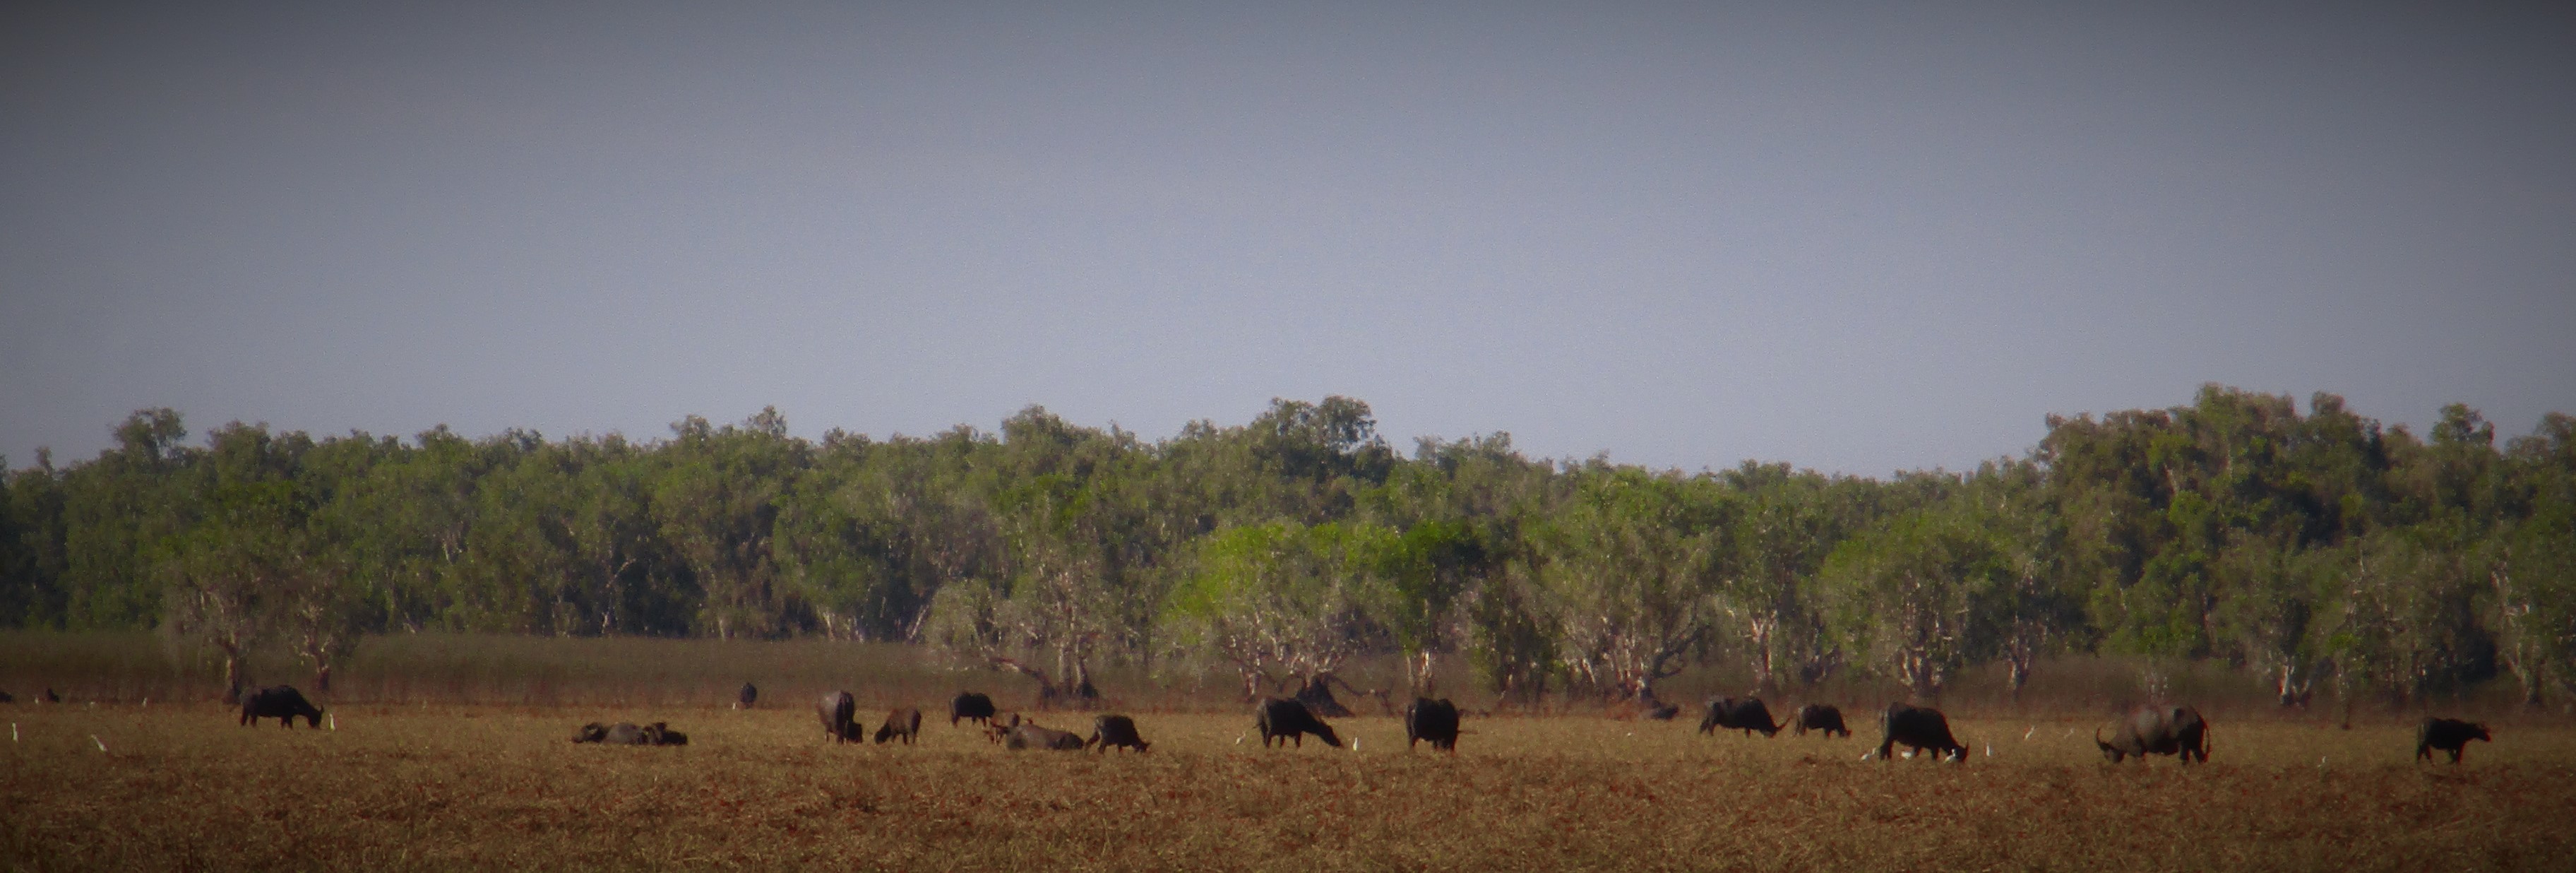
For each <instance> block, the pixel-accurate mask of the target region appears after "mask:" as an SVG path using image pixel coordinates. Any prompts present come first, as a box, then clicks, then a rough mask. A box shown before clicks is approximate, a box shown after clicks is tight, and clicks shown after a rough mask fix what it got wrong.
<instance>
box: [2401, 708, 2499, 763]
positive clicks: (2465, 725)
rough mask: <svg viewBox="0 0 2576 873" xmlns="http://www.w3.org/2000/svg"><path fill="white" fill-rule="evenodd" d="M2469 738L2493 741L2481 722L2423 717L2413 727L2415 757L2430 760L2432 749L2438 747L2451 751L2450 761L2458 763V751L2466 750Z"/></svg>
mask: <svg viewBox="0 0 2576 873" xmlns="http://www.w3.org/2000/svg"><path fill="white" fill-rule="evenodd" d="M2470 740H2485V741H2487V742H2490V743H2492V742H2495V738H2494V737H2491V736H2488V735H2487V726H2486V725H2483V724H2477V723H2474V722H2465V721H2461V720H2459V719H2455V718H2428V719H2425V720H2424V724H2423V725H2422V726H2420V727H2417V728H2416V729H2415V759H2416V760H2418V761H2428V760H2432V758H2433V750H2434V749H2440V750H2442V751H2445V752H2449V753H2451V763H2453V764H2457V763H2460V753H2461V752H2465V751H2467V750H2468V748H2469V741H2470Z"/></svg>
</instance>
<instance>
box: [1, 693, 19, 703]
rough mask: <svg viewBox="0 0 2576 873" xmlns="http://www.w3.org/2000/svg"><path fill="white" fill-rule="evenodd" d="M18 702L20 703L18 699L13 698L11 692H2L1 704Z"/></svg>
mask: <svg viewBox="0 0 2576 873" xmlns="http://www.w3.org/2000/svg"><path fill="white" fill-rule="evenodd" d="M16 702H18V698H16V697H13V696H11V695H10V694H9V692H6V691H0V703H16Z"/></svg>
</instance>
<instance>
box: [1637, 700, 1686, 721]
mask: <svg viewBox="0 0 2576 873" xmlns="http://www.w3.org/2000/svg"><path fill="white" fill-rule="evenodd" d="M1641 714H1642V715H1644V716H1645V717H1647V718H1650V719H1654V720H1656V721H1672V720H1673V719H1674V718H1675V717H1677V716H1679V715H1681V714H1682V708H1681V705H1680V704H1677V703H1665V702H1663V701H1661V700H1655V701H1648V702H1647V704H1646V711H1645V712H1644V713H1641Z"/></svg>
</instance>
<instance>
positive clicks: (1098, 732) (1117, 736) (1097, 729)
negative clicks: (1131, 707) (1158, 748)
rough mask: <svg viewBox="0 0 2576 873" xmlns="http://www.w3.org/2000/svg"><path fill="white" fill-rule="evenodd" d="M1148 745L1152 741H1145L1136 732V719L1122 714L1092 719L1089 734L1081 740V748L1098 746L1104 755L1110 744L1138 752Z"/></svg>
mask: <svg viewBox="0 0 2576 873" xmlns="http://www.w3.org/2000/svg"><path fill="white" fill-rule="evenodd" d="M1149 745H1152V743H1148V742H1145V738H1144V737H1141V736H1138V735H1137V734H1136V720H1135V719H1132V718H1128V717H1126V716H1123V715H1104V716H1101V717H1099V718H1095V719H1092V720H1091V736H1089V737H1086V738H1084V739H1083V741H1082V746H1083V748H1086V749H1088V748H1093V747H1098V748H1099V749H1100V752H1101V754H1104V755H1105V754H1108V753H1109V747H1111V746H1117V747H1119V748H1122V749H1135V750H1136V751H1137V753H1138V754H1143V753H1144V751H1145V747H1146V746H1149Z"/></svg>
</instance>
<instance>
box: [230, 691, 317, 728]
mask: <svg viewBox="0 0 2576 873" xmlns="http://www.w3.org/2000/svg"><path fill="white" fill-rule="evenodd" d="M299 715H300V716H303V717H304V724H305V726H306V727H321V726H322V710H321V709H319V708H316V707H315V706H314V705H313V704H312V703H311V702H309V701H306V700H305V699H304V693H303V692H301V691H297V690H295V688H294V687H293V686H288V685H278V686H274V687H269V688H262V689H260V690H258V691H253V692H251V693H250V694H249V695H248V696H245V697H243V698H242V709H241V723H242V724H256V723H258V721H259V720H260V719H263V718H273V719H277V723H278V724H281V725H285V726H287V727H294V726H295V717H296V716H299Z"/></svg>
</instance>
